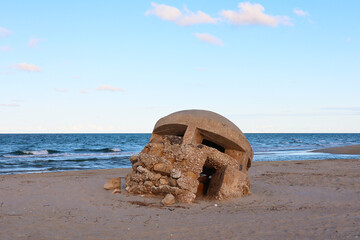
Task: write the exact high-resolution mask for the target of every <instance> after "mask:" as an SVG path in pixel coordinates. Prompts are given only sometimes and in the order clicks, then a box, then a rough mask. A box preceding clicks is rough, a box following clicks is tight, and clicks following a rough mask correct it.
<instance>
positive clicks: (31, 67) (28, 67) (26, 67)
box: [16, 63, 41, 72]
mask: <svg viewBox="0 0 360 240" xmlns="http://www.w3.org/2000/svg"><path fill="white" fill-rule="evenodd" d="M16 68H17V69H18V70H22V71H26V72H41V68H39V67H37V66H35V65H34V64H28V63H19V64H17V65H16Z"/></svg>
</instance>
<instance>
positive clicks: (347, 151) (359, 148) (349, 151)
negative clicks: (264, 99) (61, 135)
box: [0, 144, 360, 176]
mask: <svg viewBox="0 0 360 240" xmlns="http://www.w3.org/2000/svg"><path fill="white" fill-rule="evenodd" d="M309 152H317V153H330V154H334V155H336V154H342V155H359V156H360V144H356V145H347V146H340V147H331V148H321V149H315V150H309ZM349 159H352V157H350V158H349ZM327 160H336V159H319V160H306V159H304V160H282V161H266V160H265V161H254V163H255V162H291V161H327ZM343 160H346V159H343ZM125 168H127V167H124V168H117V169H125ZM110 169H112V168H108V169H90V170H70V171H51V172H33V173H31V172H30V173H29V172H28V173H26V172H24V173H1V174H0V176H3V175H17V174H39V173H57V172H73V171H75V172H76V171H93V170H110Z"/></svg>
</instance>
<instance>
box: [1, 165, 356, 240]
mask: <svg viewBox="0 0 360 240" xmlns="http://www.w3.org/2000/svg"><path fill="white" fill-rule="evenodd" d="M128 171H130V169H129V168H118V169H100V170H80V171H66V172H47V173H27V174H9V175H0V226H2V227H1V229H2V231H0V239H24V238H27V239H190V238H196V239H219V238H222V239H225V238H226V239H239V236H243V237H245V238H252V239H294V238H310V239H334V238H335V239H345V238H351V239H353V238H357V237H360V217H359V216H360V203H359V201H358V199H360V191H359V189H360V181H359V179H360V159H340V160H306V161H268V162H254V163H253V166H252V167H251V168H250V171H249V177H250V181H251V192H252V194H251V195H250V196H247V197H243V198H237V199H232V200H228V201H222V202H217V201H205V200H197V201H196V202H195V203H194V204H190V205H186V204H178V203H176V204H175V205H172V206H168V207H165V206H162V205H161V204H160V200H161V197H142V196H139V195H131V194H128V193H126V191H125V189H124V187H125V186H124V185H125V179H124V177H125V175H126V173H127V172H128ZM112 177H122V189H121V193H120V194H112V193H111V191H106V190H104V189H103V185H104V183H105V182H106V181H107V180H108V179H109V178H112ZM210 226H211V228H209V227H210ZM260 226H261V227H260Z"/></svg>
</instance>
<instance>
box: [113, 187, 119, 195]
mask: <svg viewBox="0 0 360 240" xmlns="http://www.w3.org/2000/svg"><path fill="white" fill-rule="evenodd" d="M112 193H114V194H116V193H121V189H120V188H116V189H114V191H113V192H112Z"/></svg>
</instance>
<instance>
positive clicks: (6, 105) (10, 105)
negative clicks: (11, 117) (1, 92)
mask: <svg viewBox="0 0 360 240" xmlns="http://www.w3.org/2000/svg"><path fill="white" fill-rule="evenodd" d="M0 107H20V105H19V104H17V103H8V104H6V103H5V104H3V103H0Z"/></svg>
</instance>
